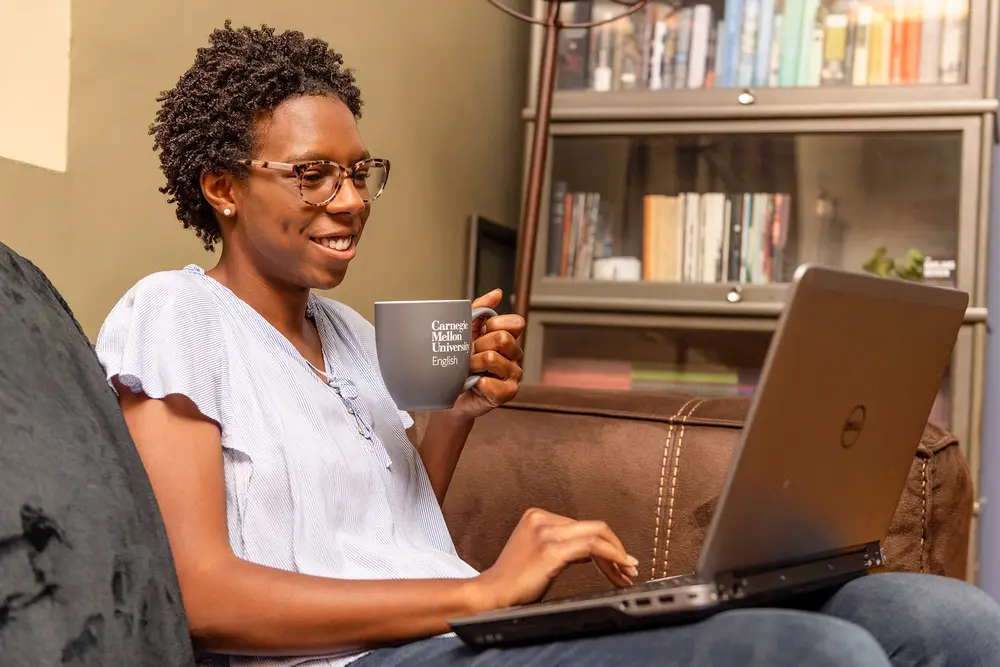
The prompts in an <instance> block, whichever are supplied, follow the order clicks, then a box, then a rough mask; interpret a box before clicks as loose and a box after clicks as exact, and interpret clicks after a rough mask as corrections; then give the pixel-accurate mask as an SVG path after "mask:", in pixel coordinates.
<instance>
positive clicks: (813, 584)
mask: <svg viewBox="0 0 1000 667" xmlns="http://www.w3.org/2000/svg"><path fill="white" fill-rule="evenodd" d="M884 562H885V555H884V553H883V551H882V547H881V544H880V543H879V542H870V543H869V544H865V545H863V546H860V547H858V548H856V549H851V550H848V551H838V552H837V553H834V554H825V555H823V556H821V557H818V558H813V559H810V560H809V561H807V562H799V563H795V564H789V565H784V566H777V567H771V568H768V569H766V570H755V571H752V572H731V573H719V574H718V575H717V576H716V577H715V582H716V585H717V586H718V595H719V599H720V600H733V601H735V600H740V599H742V598H744V597H748V596H758V595H761V594H767V593H779V592H787V591H788V589H795V590H796V591H807V590H815V589H817V588H822V587H824V586H827V585H831V584H833V583H835V582H837V581H840V580H846V579H851V578H854V577H857V576H860V575H863V574H865V573H866V572H868V571H869V570H871V569H872V568H876V567H881V566H882V564H883V563H884Z"/></svg>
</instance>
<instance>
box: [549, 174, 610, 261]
mask: <svg viewBox="0 0 1000 667" xmlns="http://www.w3.org/2000/svg"><path fill="white" fill-rule="evenodd" d="M548 238H549V245H548V253H547V257H546V270H545V274H546V275H548V276H556V277H561V278H577V279H581V278H582V279H586V278H590V277H591V276H592V275H593V270H594V260H595V259H601V258H604V257H611V255H612V235H611V229H610V224H609V216H608V214H607V203H606V202H602V201H601V194H600V193H599V192H573V191H570V190H569V189H568V187H567V185H566V183H565V182H564V181H556V182H555V183H553V185H552V199H551V203H550V205H549V233H548Z"/></svg>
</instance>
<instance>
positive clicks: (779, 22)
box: [536, 0, 989, 115]
mask: <svg viewBox="0 0 1000 667" xmlns="http://www.w3.org/2000/svg"><path fill="white" fill-rule="evenodd" d="M542 4H543V5H544V4H545V3H542ZM624 4H625V3H620V2H617V1H616V0H592V1H588V2H567V3H564V4H563V5H562V7H561V19H562V20H563V21H564V22H565V23H570V24H572V23H576V24H584V23H588V22H594V21H600V20H606V19H609V18H612V17H615V16H621V15H622V14H623V13H624V12H625V10H626V7H625V6H624ZM988 11H989V10H988V3H987V2H984V1H982V0H683V2H681V1H669V0H651V2H650V3H649V4H648V5H646V6H645V7H643V8H642V9H640V10H638V11H636V12H634V13H632V14H631V15H629V16H627V17H623V18H620V19H618V20H615V21H612V22H611V23H606V24H603V25H600V26H595V27H591V28H572V27H571V28H567V29H565V30H564V31H563V32H562V34H561V36H560V41H559V45H558V67H557V73H556V87H557V99H556V100H555V106H556V108H557V110H558V108H559V107H561V106H564V105H569V106H573V105H587V104H590V105H595V106H600V105H602V104H608V103H609V100H614V98H615V96H619V97H621V98H622V99H629V100H635V99H636V96H637V95H638V94H642V93H645V94H646V96H647V101H648V98H650V97H652V98H653V99H654V100H655V99H656V98H657V97H659V103H660V104H667V102H666V99H667V97H672V98H673V99H674V100H677V101H679V102H680V103H681V104H684V103H687V101H685V99H684V98H685V93H687V92H690V91H699V93H700V94H701V102H703V103H711V102H713V101H722V100H728V101H730V102H731V101H734V100H735V97H733V96H731V95H724V96H721V97H720V96H713V95H712V93H713V91H717V92H725V91H727V90H728V91H732V90H734V89H735V90H738V91H752V92H753V94H754V95H759V96H762V101H763V102H764V103H767V102H768V101H770V100H778V101H785V102H788V101H791V100H792V99H794V97H786V98H785V99H784V100H782V98H781V97H780V95H779V96H778V97H775V96H774V95H773V94H772V93H774V92H779V93H780V92H781V91H793V94H797V95H798V96H799V100H800V101H801V100H803V99H805V98H804V97H803V93H804V92H808V91H814V92H818V93H819V94H818V95H812V96H811V97H812V98H813V100H815V101H817V102H818V101H831V102H838V101H850V100H852V99H853V100H863V99H864V98H863V97H862V95H863V93H861V92H860V90H862V89H863V90H865V91H869V93H874V94H875V95H876V96H880V98H884V99H890V98H892V96H893V95H895V98H896V99H898V100H909V101H917V100H919V99H921V98H922V99H923V100H924V101H926V102H933V101H934V100H935V99H936V98H935V93H932V92H930V91H932V90H933V91H937V93H936V94H944V95H946V96H950V95H951V94H952V93H956V94H957V96H958V97H965V98H974V97H977V96H981V95H982V94H983V93H982V88H981V83H982V79H983V71H984V67H983V65H984V64H983V63H982V62H979V60H981V59H977V58H975V57H973V54H976V53H981V52H982V49H984V48H985V42H986V37H985V33H986V25H987V24H988V20H987V16H988ZM536 12H537V13H543V12H544V7H541V8H536ZM921 88H922V89H923V92H922V93H921V92H920V89H921ZM831 93H839V94H831ZM845 93H846V95H845ZM600 95H605V98H604V99H601V97H600ZM665 96H666V97H665ZM654 103H656V102H654ZM743 103H746V102H745V100H743ZM557 115H558V114H557Z"/></svg>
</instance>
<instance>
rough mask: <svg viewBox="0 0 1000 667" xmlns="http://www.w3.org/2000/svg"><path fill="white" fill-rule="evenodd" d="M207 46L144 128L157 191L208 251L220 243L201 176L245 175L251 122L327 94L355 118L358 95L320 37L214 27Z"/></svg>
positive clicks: (251, 142) (166, 93)
mask: <svg viewBox="0 0 1000 667" xmlns="http://www.w3.org/2000/svg"><path fill="white" fill-rule="evenodd" d="M209 42H210V46H207V47H202V48H199V49H198V52H197V55H196V56H195V61H194V64H193V65H192V66H191V68H190V69H188V71H186V72H185V73H184V74H183V75H181V77H180V79H179V80H178V81H177V85H175V86H174V87H173V88H172V89H170V90H167V91H164V92H163V93H162V94H161V95H160V96H159V97H158V98H157V100H156V101H157V102H160V103H161V106H160V109H159V110H158V111H157V113H156V120H155V121H154V122H153V124H152V125H150V127H149V133H150V134H151V135H152V136H153V137H154V141H153V149H154V150H159V151H160V168H161V169H162V171H163V174H164V175H165V176H166V179H167V183H166V185H165V186H163V187H161V188H160V192H162V193H163V194H165V195H167V196H168V200H167V201H168V202H169V203H171V204H176V205H177V219H178V220H180V221H181V223H182V224H183V225H184V227H185V228H189V227H191V228H194V231H195V233H196V234H197V235H198V238H200V239H201V240H202V242H203V243H204V244H205V249H206V250H213V249H214V248H215V244H216V243H217V242H218V241H220V240H221V238H222V230H221V229H220V228H219V223H218V221H217V220H216V218H215V213H214V211H213V210H212V207H211V206H210V205H209V203H208V201H207V200H206V199H205V197H204V196H203V195H202V192H201V175H202V173H204V172H206V171H207V172H210V173H220V172H223V171H231V172H233V173H237V174H241V175H243V174H245V173H246V168H245V167H243V166H241V165H240V164H239V161H240V160H245V159H249V158H250V157H252V152H253V150H254V136H253V129H254V122H255V121H256V120H258V119H259V118H261V117H264V116H266V115H267V114H268V113H270V112H271V111H273V110H274V108H275V107H277V106H278V105H279V104H281V103H282V102H284V101H285V100H287V99H289V98H291V97H296V96H300V95H332V96H334V97H337V98H338V99H340V100H341V101H342V102H343V103H344V104H345V105H347V108H348V109H350V110H351V113H352V114H354V117H355V118H360V117H361V107H362V101H361V91H360V90H359V89H358V87H357V85H356V84H355V80H354V73H353V71H352V70H350V69H345V68H344V66H343V63H344V58H343V56H342V55H341V54H339V53H337V52H336V51H333V50H332V49H330V46H329V44H327V43H326V42H324V41H323V40H321V39H316V38H311V39H307V38H306V37H305V36H304V35H303V34H302V33H301V32H298V31H292V30H290V31H286V32H282V33H280V34H276V33H275V31H274V29H273V28H269V27H267V26H261V27H260V28H258V29H252V28H248V27H242V28H238V29H234V28H233V27H232V24H231V21H226V23H225V27H223V28H221V29H217V30H214V31H213V32H212V34H211V35H210V37H209Z"/></svg>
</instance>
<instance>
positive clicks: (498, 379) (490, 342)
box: [452, 289, 524, 419]
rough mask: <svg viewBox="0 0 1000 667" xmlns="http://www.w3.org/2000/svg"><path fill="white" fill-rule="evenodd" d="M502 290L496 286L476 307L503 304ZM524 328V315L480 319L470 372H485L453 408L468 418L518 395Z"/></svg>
mask: <svg viewBox="0 0 1000 667" xmlns="http://www.w3.org/2000/svg"><path fill="white" fill-rule="evenodd" d="M502 297H503V292H502V291H501V290H499V289H495V290H493V291H492V292H489V293H488V294H484V295H483V296H481V297H479V298H478V299H476V300H475V301H473V302H472V307H473V308H479V307H482V306H485V307H487V308H494V309H495V308H496V307H497V306H498V305H500V299H501V298H502ZM522 331H524V318H523V317H521V316H520V315H497V316H496V317H491V318H489V319H488V320H486V322H485V323H483V322H482V320H481V319H480V320H477V321H476V322H475V323H474V324H473V327H472V356H471V358H470V359H469V371H470V372H472V373H482V372H484V371H485V372H486V373H487V375H484V376H483V377H482V378H480V380H479V382H477V383H476V386H475V387H473V388H472V389H470V390H469V391H467V392H465V393H463V394H462V395H461V396H459V397H458V400H456V401H455V406H454V407H453V408H452V410H454V411H455V412H456V414H458V415H459V416H461V417H463V418H465V419H474V418H476V417H479V416H481V415H484V414H486V413H487V412H489V411H490V410H492V409H493V408H495V407H497V406H499V405H503V404H504V403H506V402H507V401H509V400H511V399H512V398H514V397H515V396H516V395H517V387H518V383H519V382H520V381H521V364H520V362H521V357H522V356H523V352H522V351H521V346H520V344H518V342H517V339H518V338H519V337H520V336H521V332H522Z"/></svg>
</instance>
